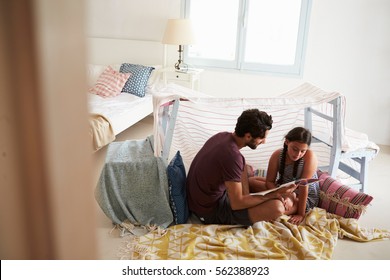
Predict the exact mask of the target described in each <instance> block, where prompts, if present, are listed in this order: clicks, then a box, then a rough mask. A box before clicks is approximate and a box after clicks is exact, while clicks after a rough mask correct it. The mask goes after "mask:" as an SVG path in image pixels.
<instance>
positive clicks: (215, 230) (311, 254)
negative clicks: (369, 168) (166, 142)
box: [119, 208, 390, 260]
mask: <svg viewBox="0 0 390 280" xmlns="http://www.w3.org/2000/svg"><path fill="white" fill-rule="evenodd" d="M287 220H288V216H283V217H281V218H280V219H279V220H278V221H275V222H258V223H256V224H254V225H253V226H252V227H242V226H226V225H202V224H182V225H175V226H172V227H170V228H168V229H166V230H161V229H160V230H155V231H153V232H150V233H148V234H146V235H143V236H139V237H134V238H133V239H132V241H130V242H127V243H125V244H124V246H123V247H121V248H120V254H119V255H120V258H122V259H151V260H155V259H157V260H178V259H180V260H182V259H183V260H189V259H198V260H205V259H206V260H224V259H331V257H332V253H333V250H334V248H335V246H336V243H337V239H338V238H344V237H346V238H349V239H351V240H354V241H358V242H367V241H372V240H382V239H388V238H390V231H389V230H381V229H370V230H367V229H363V228H360V227H359V225H358V222H357V220H356V219H347V218H342V217H339V216H337V215H334V214H329V213H327V212H326V211H325V210H323V209H321V208H314V209H313V210H311V211H310V212H309V213H308V214H307V215H306V218H305V221H304V223H302V224H301V225H298V226H297V225H293V224H291V223H289V222H288V221H287Z"/></svg>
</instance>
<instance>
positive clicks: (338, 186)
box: [318, 172, 373, 219]
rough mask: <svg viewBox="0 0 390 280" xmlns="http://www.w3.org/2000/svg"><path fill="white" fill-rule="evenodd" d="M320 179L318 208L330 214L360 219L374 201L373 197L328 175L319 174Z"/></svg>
mask: <svg viewBox="0 0 390 280" xmlns="http://www.w3.org/2000/svg"><path fill="white" fill-rule="evenodd" d="M319 179H320V180H321V183H320V202H319V205H318V206H319V207H320V208H323V209H325V210H326V211H327V212H329V213H333V214H336V215H339V216H341V217H344V218H355V219H359V217H360V215H361V214H362V213H363V212H364V211H365V209H366V206H367V205H368V204H369V203H370V202H371V201H372V200H373V197H372V196H370V195H368V194H365V193H363V192H359V191H358V190H355V189H354V188H352V187H348V186H346V185H343V184H342V183H340V182H339V181H337V180H336V179H334V178H332V177H330V176H329V175H328V174H327V173H321V172H319Z"/></svg>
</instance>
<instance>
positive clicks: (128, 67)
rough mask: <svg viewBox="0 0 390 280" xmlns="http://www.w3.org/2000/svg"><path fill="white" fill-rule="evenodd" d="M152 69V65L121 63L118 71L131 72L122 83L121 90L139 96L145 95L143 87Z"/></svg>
mask: <svg viewBox="0 0 390 280" xmlns="http://www.w3.org/2000/svg"><path fill="white" fill-rule="evenodd" d="M153 70H154V67H149V66H144V65H139V64H130V63H123V64H122V65H121V68H120V69H119V71H120V72H121V73H131V76H130V78H129V79H128V80H127V82H126V84H125V85H124V87H123V89H122V92H127V93H131V94H134V95H136V96H139V97H144V96H145V88H146V85H147V84H148V80H149V77H150V73H152V71H153Z"/></svg>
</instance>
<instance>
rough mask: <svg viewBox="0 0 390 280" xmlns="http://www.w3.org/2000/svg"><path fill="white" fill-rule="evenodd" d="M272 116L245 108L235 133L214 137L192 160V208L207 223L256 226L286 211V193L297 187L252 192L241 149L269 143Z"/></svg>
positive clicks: (188, 186)
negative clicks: (268, 136)
mask: <svg viewBox="0 0 390 280" xmlns="http://www.w3.org/2000/svg"><path fill="white" fill-rule="evenodd" d="M272 122H273V121H272V117H271V116H269V115H268V114H267V113H265V112H262V111H259V110H257V109H250V110H246V111H244V112H243V113H242V114H241V116H240V117H239V118H238V120H237V124H236V127H235V130H234V132H233V133H231V132H220V133H218V134H216V135H214V136H212V137H211V138H210V139H209V140H208V141H206V143H205V144H204V146H203V147H202V148H201V149H200V150H199V152H198V153H197V155H196V156H195V158H194V160H193V161H192V163H191V166H190V169H189V172H188V176H187V181H186V190H187V199H188V204H189V208H190V210H191V211H192V212H193V213H194V214H195V215H197V216H198V217H199V218H200V220H201V221H202V222H204V223H206V224H240V225H252V224H254V223H255V222H258V221H269V220H274V219H276V218H278V217H279V216H281V215H282V214H283V213H284V212H285V211H286V209H285V206H284V199H283V197H282V195H285V194H287V193H291V192H292V191H293V190H294V189H295V188H296V186H295V185H293V186H291V187H290V188H286V189H279V190H277V191H275V192H272V193H269V194H266V195H265V196H261V195H253V196H252V195H250V194H249V193H250V190H249V185H248V177H247V172H246V167H245V166H246V165H245V158H244V156H243V155H242V154H241V152H240V149H241V148H244V147H246V146H248V147H250V148H251V149H256V148H257V146H258V145H260V144H262V143H265V140H266V137H267V135H268V133H269V130H270V129H271V128H272Z"/></svg>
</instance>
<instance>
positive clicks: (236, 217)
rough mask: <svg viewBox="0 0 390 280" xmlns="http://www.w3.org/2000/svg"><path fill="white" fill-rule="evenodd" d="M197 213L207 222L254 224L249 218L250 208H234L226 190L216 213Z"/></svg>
mask: <svg viewBox="0 0 390 280" xmlns="http://www.w3.org/2000/svg"><path fill="white" fill-rule="evenodd" d="M196 215H197V216H198V217H199V219H200V220H201V221H202V222H203V223H205V224H221V225H244V226H250V225H252V222H251V221H250V219H249V215H248V209H241V210H232V207H231V206H230V201H229V197H228V195H227V192H225V193H224V194H223V196H222V197H221V199H220V200H219V203H218V206H217V207H216V209H215V211H214V213H211V214H207V215H198V214H196Z"/></svg>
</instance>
